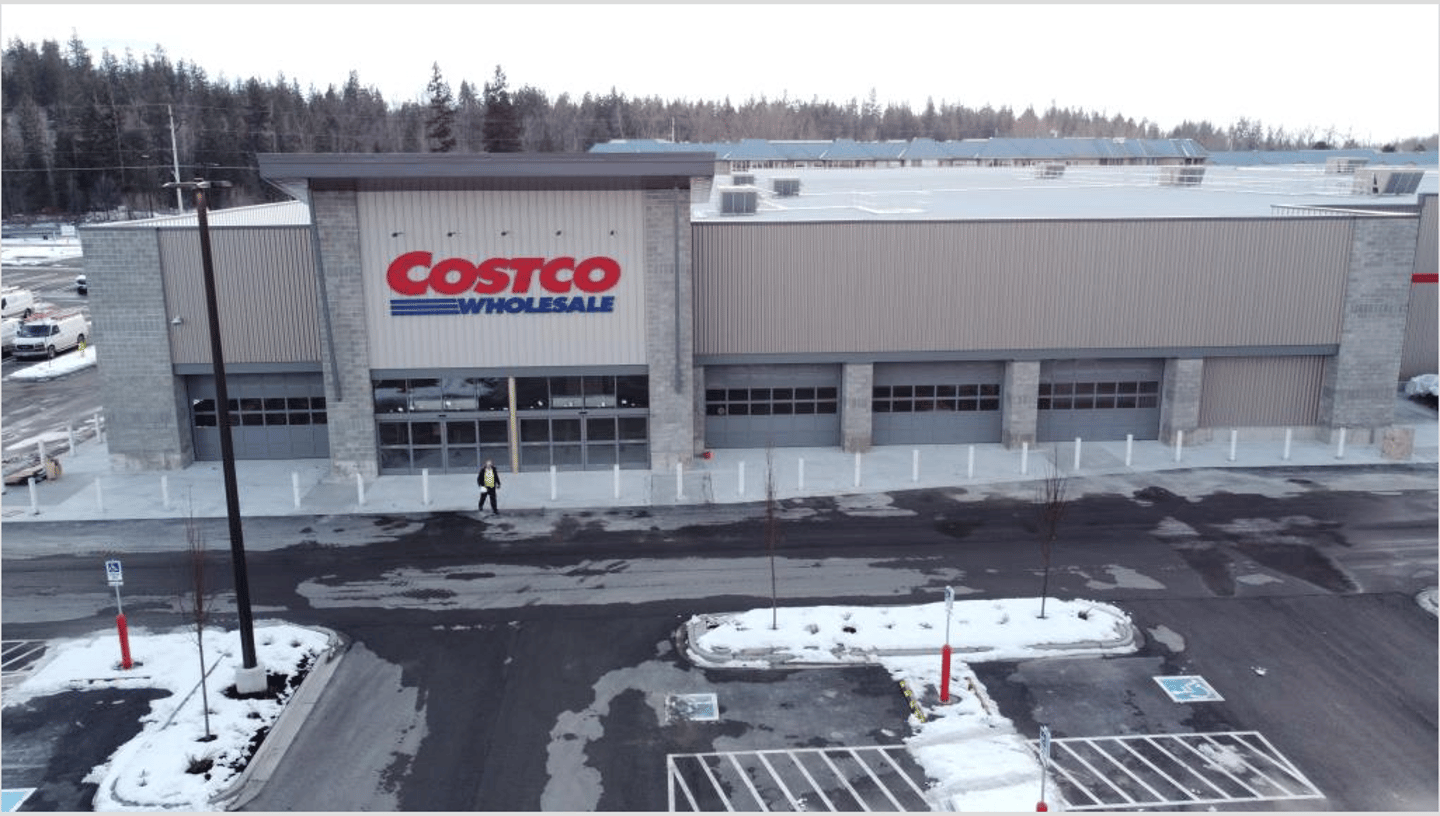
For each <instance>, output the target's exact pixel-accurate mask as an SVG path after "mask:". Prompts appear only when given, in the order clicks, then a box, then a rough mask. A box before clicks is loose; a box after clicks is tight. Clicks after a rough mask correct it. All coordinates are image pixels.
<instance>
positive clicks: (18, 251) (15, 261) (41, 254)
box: [0, 236, 81, 266]
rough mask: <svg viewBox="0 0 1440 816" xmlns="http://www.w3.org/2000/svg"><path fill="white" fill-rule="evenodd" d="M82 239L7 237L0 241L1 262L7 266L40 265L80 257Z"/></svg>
mask: <svg viewBox="0 0 1440 816" xmlns="http://www.w3.org/2000/svg"><path fill="white" fill-rule="evenodd" d="M80 254H81V253H80V239H79V238H76V237H74V236H56V237H53V238H50V239H49V240H45V239H42V238H6V239H5V240H4V241H3V242H0V263H3V264H5V265H6V266H38V265H39V264H45V263H50V262H52V261H63V260H65V259H67V258H78V257H80Z"/></svg>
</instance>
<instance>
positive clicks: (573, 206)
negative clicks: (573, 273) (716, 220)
mask: <svg viewBox="0 0 1440 816" xmlns="http://www.w3.org/2000/svg"><path fill="white" fill-rule="evenodd" d="M358 201H359V214H360V232H361V236H360V245H361V262H362V264H363V275H364V279H365V298H366V321H367V324H368V325H369V327H370V332H369V338H370V365H371V366H372V367H373V368H416V367H424V368H463V367H504V368H516V367H525V366H596V365H611V366H613V365H644V364H645V362H646V359H645V287H644V284H645V270H644V259H645V235H644V227H645V222H644V201H643V197H642V193H641V192H640V191H636V190H622V191H613V190H611V191H543V192H542V191H520V190H506V191H484V192H478V191H387V192H376V193H369V192H362V193H360V194H359V195H358ZM502 232H504V233H507V234H505V235H501V233H502ZM395 233H399V234H398V235H396V234H395ZM450 233H454V234H453V235H452V234H450ZM411 251H428V252H431V253H432V254H433V260H434V261H435V262H439V261H441V260H443V259H445V258H455V257H458V258H465V259H467V260H470V261H472V262H479V261H483V260H485V259H487V258H492V257H500V258H516V257H545V258H555V257H564V256H569V257H574V258H575V259H576V260H583V259H585V258H589V257H593V256H597V255H600V256H606V257H610V258H614V259H615V260H616V261H618V262H619V264H620V268H621V277H620V282H619V284H618V285H617V286H616V288H615V289H614V290H612V291H610V292H607V293H606V294H610V295H614V296H615V307H614V312H613V313H609V314H598V313H597V314H582V313H573V314H489V315H485V314H481V315H431V316H405V317H394V316H391V314H390V300H391V298H392V297H399V296H398V295H396V294H395V293H394V292H392V291H391V290H390V289H389V287H388V286H387V285H386V282H385V272H386V269H387V268H388V267H389V264H390V262H391V261H392V260H394V259H395V258H396V257H398V256H399V255H400V254H402V253H404V252H411ZM548 294H550V293H547V292H543V291H540V287H539V286H538V284H536V285H532V286H531V289H530V292H529V293H528V296H535V297H539V296H542V295H548ZM571 294H572V296H573V295H580V294H584V293H583V292H578V291H576V292H572V293H571ZM503 296H507V297H508V296H511V293H510V292H508V291H507V292H505V293H504V294H503ZM430 297H444V296H443V295H435V294H432V295H430ZM460 297H484V296H482V295H476V294H473V293H471V294H466V295H461V296H460Z"/></svg>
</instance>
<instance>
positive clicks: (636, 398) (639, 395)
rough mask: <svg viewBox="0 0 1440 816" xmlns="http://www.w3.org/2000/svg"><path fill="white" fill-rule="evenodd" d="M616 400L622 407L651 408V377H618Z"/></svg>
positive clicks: (641, 375)
mask: <svg viewBox="0 0 1440 816" xmlns="http://www.w3.org/2000/svg"><path fill="white" fill-rule="evenodd" d="M706 393H707V394H709V393H712V392H709V391H707V392H706ZM615 400H616V406H617V407H620V408H649V407H650V378H649V377H646V376H644V375H643V374H640V375H628V376H623V377H616V378H615Z"/></svg>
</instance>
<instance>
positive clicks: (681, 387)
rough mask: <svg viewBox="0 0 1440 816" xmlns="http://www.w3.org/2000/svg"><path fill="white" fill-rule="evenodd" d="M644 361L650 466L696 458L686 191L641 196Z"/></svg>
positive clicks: (669, 465)
mask: <svg viewBox="0 0 1440 816" xmlns="http://www.w3.org/2000/svg"><path fill="white" fill-rule="evenodd" d="M644 206H645V359H646V360H647V362H648V364H649V378H650V467H651V469H654V470H668V469H671V468H673V467H674V466H675V463H676V462H683V463H686V464H688V463H689V462H690V461H691V460H692V459H693V458H694V456H695V449H696V439H697V432H696V426H695V400H696V395H695V388H696V383H695V368H694V364H693V360H694V356H695V335H694V308H693V306H692V303H693V295H692V291H693V284H694V271H693V269H692V268H691V264H690V191H689V190H684V189H679V190H649V191H646V193H645V205H644Z"/></svg>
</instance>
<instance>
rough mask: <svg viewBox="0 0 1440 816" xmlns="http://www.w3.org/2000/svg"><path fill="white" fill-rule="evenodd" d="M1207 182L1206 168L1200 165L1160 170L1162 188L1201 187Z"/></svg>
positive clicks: (1174, 166) (1186, 165)
mask: <svg viewBox="0 0 1440 816" xmlns="http://www.w3.org/2000/svg"><path fill="white" fill-rule="evenodd" d="M1204 180H1205V168H1204V167H1203V166H1201V165H1198V164H1185V165H1169V166H1166V167H1162V168H1160V186H1162V187H1199V186H1200V182H1202V181H1204Z"/></svg>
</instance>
